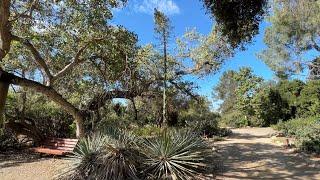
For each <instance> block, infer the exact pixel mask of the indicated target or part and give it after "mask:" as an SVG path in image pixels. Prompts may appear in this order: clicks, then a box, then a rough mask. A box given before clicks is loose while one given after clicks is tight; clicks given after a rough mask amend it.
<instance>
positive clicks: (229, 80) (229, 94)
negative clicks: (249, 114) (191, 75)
mask: <svg viewBox="0 0 320 180" xmlns="http://www.w3.org/2000/svg"><path fill="white" fill-rule="evenodd" d="M236 73H237V72H235V71H233V70H230V71H226V72H224V73H223V75H222V76H221V77H220V79H219V83H218V84H217V85H216V86H215V87H214V89H213V95H214V97H215V99H217V100H222V101H223V102H222V104H220V108H219V110H220V111H221V113H222V114H225V113H227V112H228V111H232V109H234V106H235V104H236V98H237V97H236V89H237V87H238V82H237V81H236V80H235V79H234V76H235V74H236Z"/></svg>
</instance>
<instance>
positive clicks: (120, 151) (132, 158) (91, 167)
mask: <svg viewBox="0 0 320 180" xmlns="http://www.w3.org/2000/svg"><path fill="white" fill-rule="evenodd" d="M130 135H132V134H128V133H124V132H122V131H114V134H113V135H102V134H101V133H98V134H96V135H92V136H89V137H87V138H84V139H82V140H80V141H79V143H78V145H77V147H76V149H75V151H74V156H73V157H72V162H73V163H72V164H71V166H69V167H70V168H69V169H68V170H67V172H65V173H63V174H64V177H66V179H73V180H82V179H83V180H84V179H86V180H87V179H99V180H100V179H101V180H104V179H106V180H122V179H138V178H137V176H136V174H137V170H136V166H139V165H140V164H139V163H140V162H141V161H140V157H139V153H138V151H137V149H136V148H135V147H134V146H128V145H132V144H134V142H130V140H133V139H135V137H126V136H130ZM61 177H62V176H59V179H61Z"/></svg>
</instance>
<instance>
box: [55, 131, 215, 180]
mask: <svg viewBox="0 0 320 180" xmlns="http://www.w3.org/2000/svg"><path fill="white" fill-rule="evenodd" d="M209 155H210V154H209V148H208V146H207V145H206V143H205V142H204V141H203V140H202V139H201V138H200V137H199V136H196V135H194V134H192V133H190V132H188V131H168V130H164V131H163V132H161V133H160V134H158V135H157V136H154V137H152V138H144V139H143V138H139V137H137V136H135V135H133V134H132V133H131V132H128V131H123V130H107V131H106V132H103V133H101V132H100V133H98V134H94V135H91V136H89V137H87V138H84V139H82V140H80V142H79V143H78V145H77V147H76V149H75V151H74V156H73V157H72V158H73V160H72V165H71V166H70V168H69V169H67V170H66V171H64V172H62V173H61V174H60V175H59V177H58V179H62V178H63V179H72V180H82V179H108V180H122V179H194V178H195V177H196V176H198V175H200V173H202V172H205V171H204V170H205V169H206V168H208V164H209V163H208V162H207V161H206V160H205V158H206V159H207V157H210V156H209Z"/></svg>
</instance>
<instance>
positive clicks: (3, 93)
mask: <svg viewBox="0 0 320 180" xmlns="http://www.w3.org/2000/svg"><path fill="white" fill-rule="evenodd" d="M0 75H1V74H0ZM8 89H9V84H8V83H5V82H1V81H0V123H2V122H3V119H2V118H3V112H4V107H5V104H6V99H7V94H8ZM1 125H2V124H0V126H1Z"/></svg>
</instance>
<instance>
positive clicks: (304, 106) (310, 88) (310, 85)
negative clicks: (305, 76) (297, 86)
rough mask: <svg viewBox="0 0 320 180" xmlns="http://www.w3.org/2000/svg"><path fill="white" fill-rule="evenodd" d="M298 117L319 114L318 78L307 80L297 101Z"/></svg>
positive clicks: (319, 91)
mask: <svg viewBox="0 0 320 180" xmlns="http://www.w3.org/2000/svg"><path fill="white" fill-rule="evenodd" d="M297 115H298V116H299V117H309V116H319V115H320V80H312V81H308V82H307V84H306V85H305V87H304V88H303V90H302V91H301V94H300V97H299V99H298V102H297Z"/></svg>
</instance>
